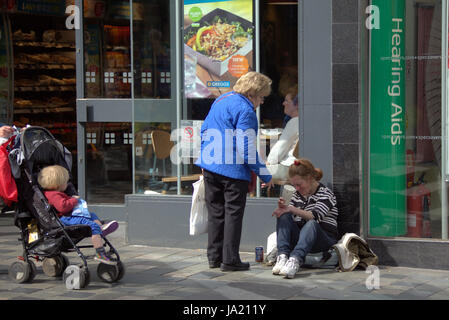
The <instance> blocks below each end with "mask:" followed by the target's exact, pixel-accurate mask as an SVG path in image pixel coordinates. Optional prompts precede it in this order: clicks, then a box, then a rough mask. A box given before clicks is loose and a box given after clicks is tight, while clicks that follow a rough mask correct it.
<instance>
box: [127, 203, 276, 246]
mask: <svg viewBox="0 0 449 320" xmlns="http://www.w3.org/2000/svg"><path fill="white" fill-rule="evenodd" d="M191 201H192V197H191V196H157V195H156V196H153V195H151V196H148V195H136V194H133V195H127V196H126V197H125V205H126V208H125V210H126V216H127V223H128V232H127V235H128V243H129V244H140V245H150V246H163V247H179V248H188V249H205V248H206V247H207V234H202V235H199V236H190V235H189V217H190V206H191ZM276 206H277V198H268V199H261V198H258V199H256V198H248V200H247V205H246V209H245V215H244V217H243V228H242V238H241V244H240V250H241V251H249V252H253V251H254V248H255V247H257V246H263V247H264V248H265V250H266V245H267V237H268V236H269V235H270V234H271V233H272V232H275V231H276V221H275V218H274V217H272V216H271V214H272V212H273V210H274V209H275V208H276Z"/></svg>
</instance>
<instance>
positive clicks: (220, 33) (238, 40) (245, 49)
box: [184, 9, 253, 76]
mask: <svg viewBox="0 0 449 320" xmlns="http://www.w3.org/2000/svg"><path fill="white" fill-rule="evenodd" d="M252 50H253V25H252V23H251V22H249V21H248V20H245V19H243V18H241V17H239V16H237V15H235V14H232V13H230V12H228V11H225V10H222V9H215V10H213V11H211V12H209V13H208V14H207V15H205V16H204V17H203V18H202V19H201V20H200V21H198V22H197V23H195V24H191V25H190V26H188V27H187V28H186V29H185V30H184V53H185V54H188V55H191V56H196V58H197V61H198V63H199V64H200V65H201V66H203V67H204V68H205V69H207V70H208V71H210V72H212V73H213V74H215V75H218V76H222V75H223V74H224V73H226V72H227V71H228V63H229V59H230V58H231V57H233V56H234V55H237V54H238V55H242V56H245V55H247V54H248V53H249V52H251V51H252Z"/></svg>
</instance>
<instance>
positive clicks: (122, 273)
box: [115, 261, 125, 281]
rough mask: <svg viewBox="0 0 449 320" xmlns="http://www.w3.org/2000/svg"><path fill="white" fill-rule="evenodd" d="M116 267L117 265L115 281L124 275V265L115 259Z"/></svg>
mask: <svg viewBox="0 0 449 320" xmlns="http://www.w3.org/2000/svg"><path fill="white" fill-rule="evenodd" d="M117 267H118V276H117V279H116V280H115V281H120V280H122V278H123V276H124V275H125V266H124V265H123V263H122V262H121V261H117Z"/></svg>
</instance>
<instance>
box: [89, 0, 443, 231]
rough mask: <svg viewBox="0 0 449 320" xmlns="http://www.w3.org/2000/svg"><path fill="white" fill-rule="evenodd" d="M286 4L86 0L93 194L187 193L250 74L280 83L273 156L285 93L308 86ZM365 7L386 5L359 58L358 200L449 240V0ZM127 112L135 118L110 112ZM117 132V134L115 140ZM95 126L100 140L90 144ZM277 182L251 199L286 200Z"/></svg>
mask: <svg viewBox="0 0 449 320" xmlns="http://www.w3.org/2000/svg"><path fill="white" fill-rule="evenodd" d="M276 3H278V2H276ZM276 3H274V2H272V1H252V0H232V1H221V2H216V1H193V0H185V1H183V2H182V3H178V2H176V1H163V0H159V1H157V0H154V1H138V0H135V1H105V0H104V1H84V5H85V8H84V11H83V12H84V20H83V21H84V25H83V31H84V36H83V37H84V56H83V59H84V60H83V62H84V63H83V65H84V69H85V70H83V75H84V94H85V97H83V98H85V100H86V101H87V102H86V103H85V104H86V105H87V106H88V107H89V106H90V105H92V106H93V107H92V108H93V111H92V110H91V111H88V112H87V118H89V112H90V114H93V116H92V119H93V120H92V119H91V120H88V121H87V122H86V123H83V129H84V131H85V137H84V138H85V139H84V140H85V142H84V143H85V150H86V164H85V165H86V168H85V170H84V173H85V176H86V196H87V197H88V199H89V201H91V202H92V201H93V202H97V203H122V199H123V196H124V195H125V194H128V193H135V194H147V195H152V194H157V195H159V194H166V195H190V194H191V193H192V188H191V185H192V182H194V181H195V180H197V179H198V176H199V174H200V173H201V171H200V170H199V168H198V167H196V166H195V165H194V164H193V163H194V161H195V159H196V157H197V155H198V151H199V149H198V148H199V140H198V137H199V131H200V128H201V124H202V122H203V120H204V119H205V117H206V115H207V113H208V111H209V109H210V106H211V104H212V103H213V101H214V99H215V98H216V97H218V96H219V95H220V94H222V93H224V92H228V91H230V90H231V89H232V86H233V84H234V83H235V81H236V79H237V78H238V77H239V76H240V75H241V74H243V73H245V72H247V71H250V70H258V71H260V72H262V73H264V74H266V75H268V76H269V77H270V78H271V79H272V80H273V86H272V89H273V91H272V94H271V95H270V96H269V97H267V99H265V102H264V104H263V105H262V106H261V107H260V108H259V109H258V117H259V123H260V130H259V137H258V139H259V140H260V143H259V146H260V148H259V151H260V154H261V155H262V157H263V158H264V159H266V157H267V155H268V154H269V151H270V149H271V147H272V146H273V144H274V143H276V141H277V139H278V138H279V136H280V135H281V133H282V130H283V128H284V126H285V123H286V117H285V114H284V106H285V104H284V101H285V98H286V96H287V94H288V93H290V98H291V92H295V90H296V92H297V90H298V89H297V85H298V6H297V3H294V2H288V4H287V5H279V4H276ZM366 3H369V4H371V5H373V6H377V7H378V8H379V11H380V12H382V14H380V15H379V19H380V20H379V25H380V26H381V27H380V28H378V29H377V28H375V27H374V28H372V29H371V30H368V31H366V32H367V36H366V39H365V41H366V43H367V44H368V45H367V48H368V49H367V52H366V56H362V57H361V61H365V59H367V60H366V62H362V63H366V73H367V76H366V78H365V79H366V82H367V83H361V86H362V87H364V88H367V90H366V92H364V93H363V92H362V95H363V94H365V95H366V96H367V98H366V100H367V102H368V103H367V104H366V108H365V107H364V109H363V110H362V111H361V116H362V118H363V119H362V120H361V124H362V126H364V125H366V131H364V130H365V129H364V128H362V130H361V132H360V134H361V136H362V140H363V141H364V143H366V146H365V148H361V149H360V150H361V151H360V152H361V153H363V154H362V155H361V156H362V157H365V158H366V159H367V161H366V162H365V163H364V164H362V165H361V167H362V170H366V172H363V173H362V174H361V175H360V176H361V177H362V178H363V179H366V181H362V182H361V183H364V184H365V185H366V186H367V188H366V189H363V192H362V193H364V195H363V196H361V197H360V198H361V199H362V203H361V206H360V207H361V208H363V210H361V216H363V219H364V220H366V221H367V223H366V228H365V229H366V230H365V232H366V234H367V235H368V236H370V237H409V238H434V239H446V238H447V230H445V229H447V222H446V221H445V219H447V215H446V213H445V212H446V209H445V208H446V207H447V203H445V202H447V194H446V192H447V191H446V187H445V182H444V180H445V178H446V177H445V176H444V175H443V174H444V170H446V169H445V168H446V166H445V163H444V159H445V156H444V152H445V150H447V148H446V147H445V142H446V140H447V139H446V138H445V137H446V136H447V134H446V133H445V131H444V123H445V120H444V115H445V112H446V105H445V103H444V101H445V99H446V90H445V88H444V86H445V83H446V81H445V79H443V78H442V70H443V69H444V67H445V66H447V61H446V60H445V59H442V57H444V54H443V51H444V50H443V48H444V47H443V45H444V46H446V45H447V42H444V44H443V45H442V40H441V39H442V36H443V33H444V34H446V33H445V32H443V31H444V29H443V27H442V26H443V25H444V26H445V27H446V26H447V23H446V22H444V21H445V19H447V14H446V12H445V10H446V9H445V8H446V4H445V3H443V2H442V1H440V0H429V1H427V0H426V1H414V2H412V1H406V0H394V1H386V0H373V1H366ZM130 12H132V14H131V16H132V19H131V20H130ZM177 17H179V18H178V19H177ZM177 20H179V21H177ZM360 21H363V25H364V28H365V19H361V20H360ZM215 28H219V29H220V30H228V31H227V32H228V33H229V38H223V39H218V37H217V32H216V31H215ZM179 30H181V31H180V32H179ZM362 37H363V35H362ZM214 38H215V39H214ZM446 38H447V37H446ZM208 41H210V43H208ZM212 41H216V42H214V46H215V47H213V48H214V50H212V51H211V50H210V46H211V43H212ZM220 41H222V42H220ZM446 51H447V50H446ZM362 55H363V53H362ZM363 67H365V66H363ZM362 69H363V68H362ZM444 77H445V75H444ZM361 81H362V82H364V81H365V80H361ZM109 103H110V105H111V109H110V110H111V111H110V112H109V114H108V112H105V111H104V110H105V109H104V106H105V105H109ZM97 104H98V105H101V106H102V108H103V109H101V110H103V111H102V112H103V113H102V114H104V118H101V117H98V116H97V115H98V114H99V113H98V112H97V109H96V108H97ZM117 112H118V113H119V114H123V115H126V116H125V117H124V118H126V121H123V120H122V121H119V120H111V119H112V118H114V116H111V115H114V114H116V113H117ZM109 116H110V117H109ZM114 119H116V118H114ZM364 132H365V133H367V135H366V137H365V136H364ZM112 133H113V134H115V137H119V138H117V139H118V140H117V141H116V143H115V144H107V143H106V138H107V137H106V134H109V137H110V134H112ZM94 134H95V137H99V138H98V139H101V144H102V145H101V146H100V145H96V144H95V143H90V144H89V143H88V142H87V139H92V137H93V135H94ZM99 141H100V140H99ZM125 141H128V143H125ZM98 143H100V142H97V144H98ZM119 167H121V168H122V169H121V170H122V171H120V170H119V169H118V168H119ZM352 169H354V170H360V169H358V168H352ZM125 171H127V172H125ZM95 175H98V177H95ZM98 181H100V182H101V181H103V183H104V184H103V185H104V187H100V186H101V185H102V184H101V183H99V182H98ZM114 181H117V183H118V184H120V187H116V186H115V185H114ZM97 182H98V183H97ZM110 182H112V183H110ZM101 188H103V190H108V192H110V196H109V198H108V199H106V200H105V199H104V197H102V195H101ZM104 188H106V189H104ZM280 189H281V186H278V187H277V188H275V189H274V190H271V191H270V192H269V193H268V192H266V191H265V190H260V192H258V193H257V194H254V195H251V196H260V197H277V196H279V192H280ZM99 190H100V191H99ZM106 198H107V197H106ZM168 199H169V198H168ZM168 201H169V200H168Z"/></svg>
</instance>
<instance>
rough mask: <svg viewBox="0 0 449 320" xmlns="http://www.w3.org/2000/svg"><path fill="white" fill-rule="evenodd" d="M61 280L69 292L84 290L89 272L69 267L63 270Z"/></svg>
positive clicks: (72, 266)
mask: <svg viewBox="0 0 449 320" xmlns="http://www.w3.org/2000/svg"><path fill="white" fill-rule="evenodd" d="M62 280H63V281H64V284H65V286H66V288H67V289H69V290H79V289H84V288H85V287H87V285H88V284H89V282H90V275H89V271H88V270H87V268H84V267H79V266H75V265H70V266H68V267H67V268H66V269H65V270H64V273H63V274H62Z"/></svg>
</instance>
